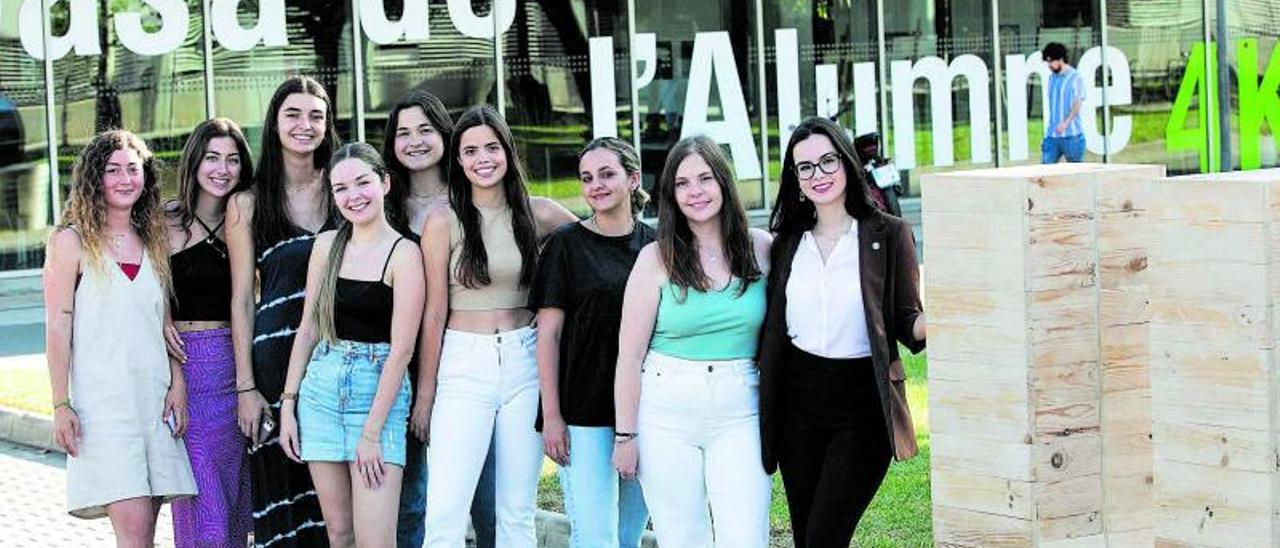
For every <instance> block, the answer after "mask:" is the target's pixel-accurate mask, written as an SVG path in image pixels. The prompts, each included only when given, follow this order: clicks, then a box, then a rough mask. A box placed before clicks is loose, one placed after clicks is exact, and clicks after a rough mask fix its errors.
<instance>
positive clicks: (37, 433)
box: [0, 406, 62, 453]
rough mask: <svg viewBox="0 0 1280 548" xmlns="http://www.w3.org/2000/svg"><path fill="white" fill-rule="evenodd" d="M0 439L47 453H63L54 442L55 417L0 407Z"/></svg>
mask: <svg viewBox="0 0 1280 548" xmlns="http://www.w3.org/2000/svg"><path fill="white" fill-rule="evenodd" d="M0 439H5V440H9V441H11V442H14V443H20V444H22V445H28V446H31V447H35V448H37V449H43V450H45V451H55V452H58V453H61V452H62V448H61V447H58V444H56V443H54V442H53V417H50V416H48V415H38V414H35V413H31V412H29V411H20V410H18V409H13V408H9V407H4V406H0Z"/></svg>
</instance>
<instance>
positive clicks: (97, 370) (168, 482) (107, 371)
mask: <svg viewBox="0 0 1280 548" xmlns="http://www.w3.org/2000/svg"><path fill="white" fill-rule="evenodd" d="M80 270H81V278H80V282H79V284H78V286H77V287H76V294H75V319H74V321H73V325H72V337H71V386H70V388H71V401H72V402H73V405H74V406H75V408H76V412H77V414H78V415H79V418H80V428H81V436H82V438H81V440H80V444H79V446H78V447H77V449H78V450H79V451H77V453H78V456H76V457H71V456H68V457H67V510H68V512H70V513H71V515H73V516H76V517H79V518H99V517H103V516H105V515H106V505H107V504H110V503H113V502H118V501H121V500H125V499H130V498H135V497H161V498H162V499H163V500H165V501H168V500H170V499H172V498H174V497H180V496H188V495H194V494H195V493H196V483H195V479H194V477H193V476H192V474H191V462H190V461H189V460H188V459H187V450H186V447H185V446H184V445H183V443H182V440H181V439H175V438H174V437H173V436H172V435H171V434H170V433H169V427H168V426H166V425H165V422H164V397H165V393H166V392H168V390H169V376H170V374H169V358H168V355H167V353H166V350H165V344H164V334H163V331H162V329H163V322H164V306H165V295H164V290H163V289H162V288H161V286H160V282H159V280H158V279H157V277H156V273H155V270H154V268H153V267H152V264H151V258H150V257H148V256H147V254H146V253H145V252H144V253H143V256H142V265H141V267H140V269H139V271H138V275H137V277H135V278H134V279H133V280H130V279H129V277H128V276H126V275H125V273H124V272H123V271H122V270H121V269H120V266H119V265H117V264H115V263H114V262H111V261H110V259H104V260H103V262H102V264H101V265H100V267H94V266H92V265H89V264H88V263H86V262H83V261H82V262H81V269H80Z"/></svg>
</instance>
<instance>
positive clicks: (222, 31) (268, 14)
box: [209, 0, 289, 51]
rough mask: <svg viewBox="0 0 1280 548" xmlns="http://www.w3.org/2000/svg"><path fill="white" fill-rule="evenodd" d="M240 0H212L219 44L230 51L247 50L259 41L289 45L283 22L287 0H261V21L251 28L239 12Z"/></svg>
mask: <svg viewBox="0 0 1280 548" xmlns="http://www.w3.org/2000/svg"><path fill="white" fill-rule="evenodd" d="M239 10H240V0H213V2H212V3H211V5H210V6H209V11H211V12H212V14H211V17H210V24H212V25H213V37H214V38H215V39H217V40H218V44H220V45H221V46H222V47H224V48H227V49H229V50H231V51H248V50H251V49H253V48H254V46H257V45H258V43H259V42H261V43H262V44H263V45H266V46H269V47H279V46H287V45H289V36H288V34H287V33H286V32H285V26H284V0H259V1H258V24H257V25H254V27H253V28H251V29H246V28H244V27H242V26H240V19H239V17H238V15H237V12H238V11H239Z"/></svg>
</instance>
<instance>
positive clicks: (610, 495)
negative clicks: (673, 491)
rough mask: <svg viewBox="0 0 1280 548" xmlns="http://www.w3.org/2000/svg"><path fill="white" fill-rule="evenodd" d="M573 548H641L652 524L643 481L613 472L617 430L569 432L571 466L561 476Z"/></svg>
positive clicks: (575, 428)
mask: <svg viewBox="0 0 1280 548" xmlns="http://www.w3.org/2000/svg"><path fill="white" fill-rule="evenodd" d="M559 476H560V489H561V491H563V493H564V510H565V514H566V516H567V517H568V518H569V546H570V547H571V548H585V547H592V548H599V547H609V548H612V547H614V546H618V547H620V548H639V547H640V536H641V535H643V534H644V527H645V525H646V524H648V523H649V510H648V508H646V507H645V504H644V495H643V494H642V493H641V492H640V481H639V480H636V479H630V480H621V479H619V478H618V472H617V470H615V469H614V468H613V428H610V427H608V426H603V427H597V426H572V425H570V426H569V465H568V466H561V467H560V471H559Z"/></svg>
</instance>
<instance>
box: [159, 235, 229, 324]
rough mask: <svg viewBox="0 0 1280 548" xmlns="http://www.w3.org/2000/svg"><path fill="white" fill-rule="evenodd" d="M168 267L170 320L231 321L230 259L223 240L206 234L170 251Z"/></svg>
mask: <svg viewBox="0 0 1280 548" xmlns="http://www.w3.org/2000/svg"><path fill="white" fill-rule="evenodd" d="M202 224H203V223H202ZM219 226H221V225H219ZM216 230H217V229H214V230H213V231H208V232H209V233H210V234H214V233H215V231H216ZM169 268H170V270H171V271H172V273H173V299H174V303H173V320H174V321H187V322H227V321H231V261H230V260H229V259H228V258H227V244H226V243H224V242H223V241H222V240H219V239H218V238H217V237H213V236H210V237H207V238H205V239H203V240H201V241H199V242H198V243H196V244H195V245H193V246H191V247H188V248H186V249H184V250H182V251H179V252H177V253H174V254H173V255H170V256H169Z"/></svg>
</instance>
